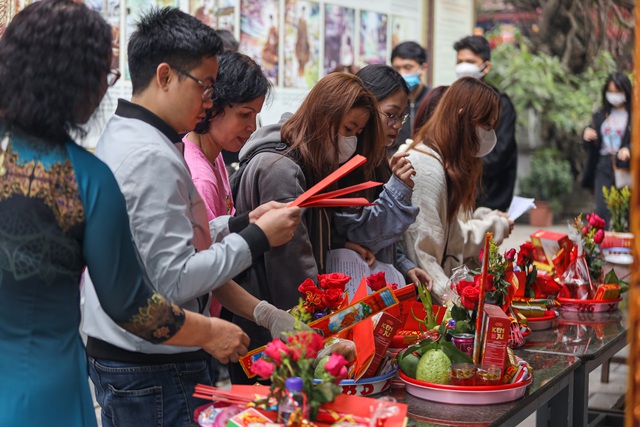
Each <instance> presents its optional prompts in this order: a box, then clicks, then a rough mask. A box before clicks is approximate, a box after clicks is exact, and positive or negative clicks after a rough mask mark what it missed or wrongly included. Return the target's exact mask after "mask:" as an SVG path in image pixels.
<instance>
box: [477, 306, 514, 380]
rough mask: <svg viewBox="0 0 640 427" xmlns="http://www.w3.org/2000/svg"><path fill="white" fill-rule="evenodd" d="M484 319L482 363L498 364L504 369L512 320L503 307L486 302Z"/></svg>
mask: <svg viewBox="0 0 640 427" xmlns="http://www.w3.org/2000/svg"><path fill="white" fill-rule="evenodd" d="M483 317H484V318H483V321H482V363H490V364H494V365H498V366H500V367H502V368H503V369H504V365H505V361H506V360H507V343H508V341H509V330H510V326H511V321H510V320H509V317H507V315H506V314H505V313H504V311H502V308H500V307H498V306H497V305H493V304H485V306H484V314H483Z"/></svg>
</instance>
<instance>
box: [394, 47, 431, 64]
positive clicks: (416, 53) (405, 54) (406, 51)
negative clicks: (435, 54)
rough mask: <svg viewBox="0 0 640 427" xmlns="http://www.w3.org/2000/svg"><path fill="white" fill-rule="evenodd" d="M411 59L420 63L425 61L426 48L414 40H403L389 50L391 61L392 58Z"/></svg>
mask: <svg viewBox="0 0 640 427" xmlns="http://www.w3.org/2000/svg"><path fill="white" fill-rule="evenodd" d="M396 57H397V58H402V59H413V60H414V61H417V62H418V64H420V65H422V64H424V63H425V62H427V50H426V49H425V48H423V47H422V46H420V45H419V44H418V43H416V42H403V43H400V44H399V45H397V46H396V47H394V48H393V50H392V51H391V61H392V62H393V59H394V58H396Z"/></svg>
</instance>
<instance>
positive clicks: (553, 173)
mask: <svg viewBox="0 0 640 427" xmlns="http://www.w3.org/2000/svg"><path fill="white" fill-rule="evenodd" d="M519 185H520V193H521V195H522V196H523V197H533V198H534V199H535V203H536V209H533V210H531V212H530V214H529V219H530V223H531V225H533V226H537V227H548V226H550V225H552V224H553V213H554V212H560V211H561V210H562V202H561V200H562V198H563V197H564V196H566V195H567V194H569V193H570V192H571V189H572V188H573V175H572V174H571V165H570V164H569V162H568V161H566V160H563V159H562V158H560V153H559V152H558V151H557V150H552V149H543V150H538V151H536V152H534V153H533V157H532V159H531V172H530V174H529V175H528V176H525V177H523V178H522V179H520V183H519Z"/></svg>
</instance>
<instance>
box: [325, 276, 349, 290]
mask: <svg viewBox="0 0 640 427" xmlns="http://www.w3.org/2000/svg"><path fill="white" fill-rule="evenodd" d="M349 280H351V277H349V276H347V275H345V274H342V273H330V274H318V283H319V285H320V287H321V288H322V289H340V291H341V292H344V287H345V285H346V284H347V283H349Z"/></svg>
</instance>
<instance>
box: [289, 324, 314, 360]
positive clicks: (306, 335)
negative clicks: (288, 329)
mask: <svg viewBox="0 0 640 427" xmlns="http://www.w3.org/2000/svg"><path fill="white" fill-rule="evenodd" d="M287 341H288V342H289V349H290V350H291V358H292V359H293V361H294V362H297V361H298V359H300V357H302V355H304V357H306V358H310V359H315V358H316V356H317V355H318V351H320V349H321V348H322V337H321V336H320V335H319V334H316V333H315V332H313V331H301V332H298V333H297V334H295V335H291V336H289V337H287Z"/></svg>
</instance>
